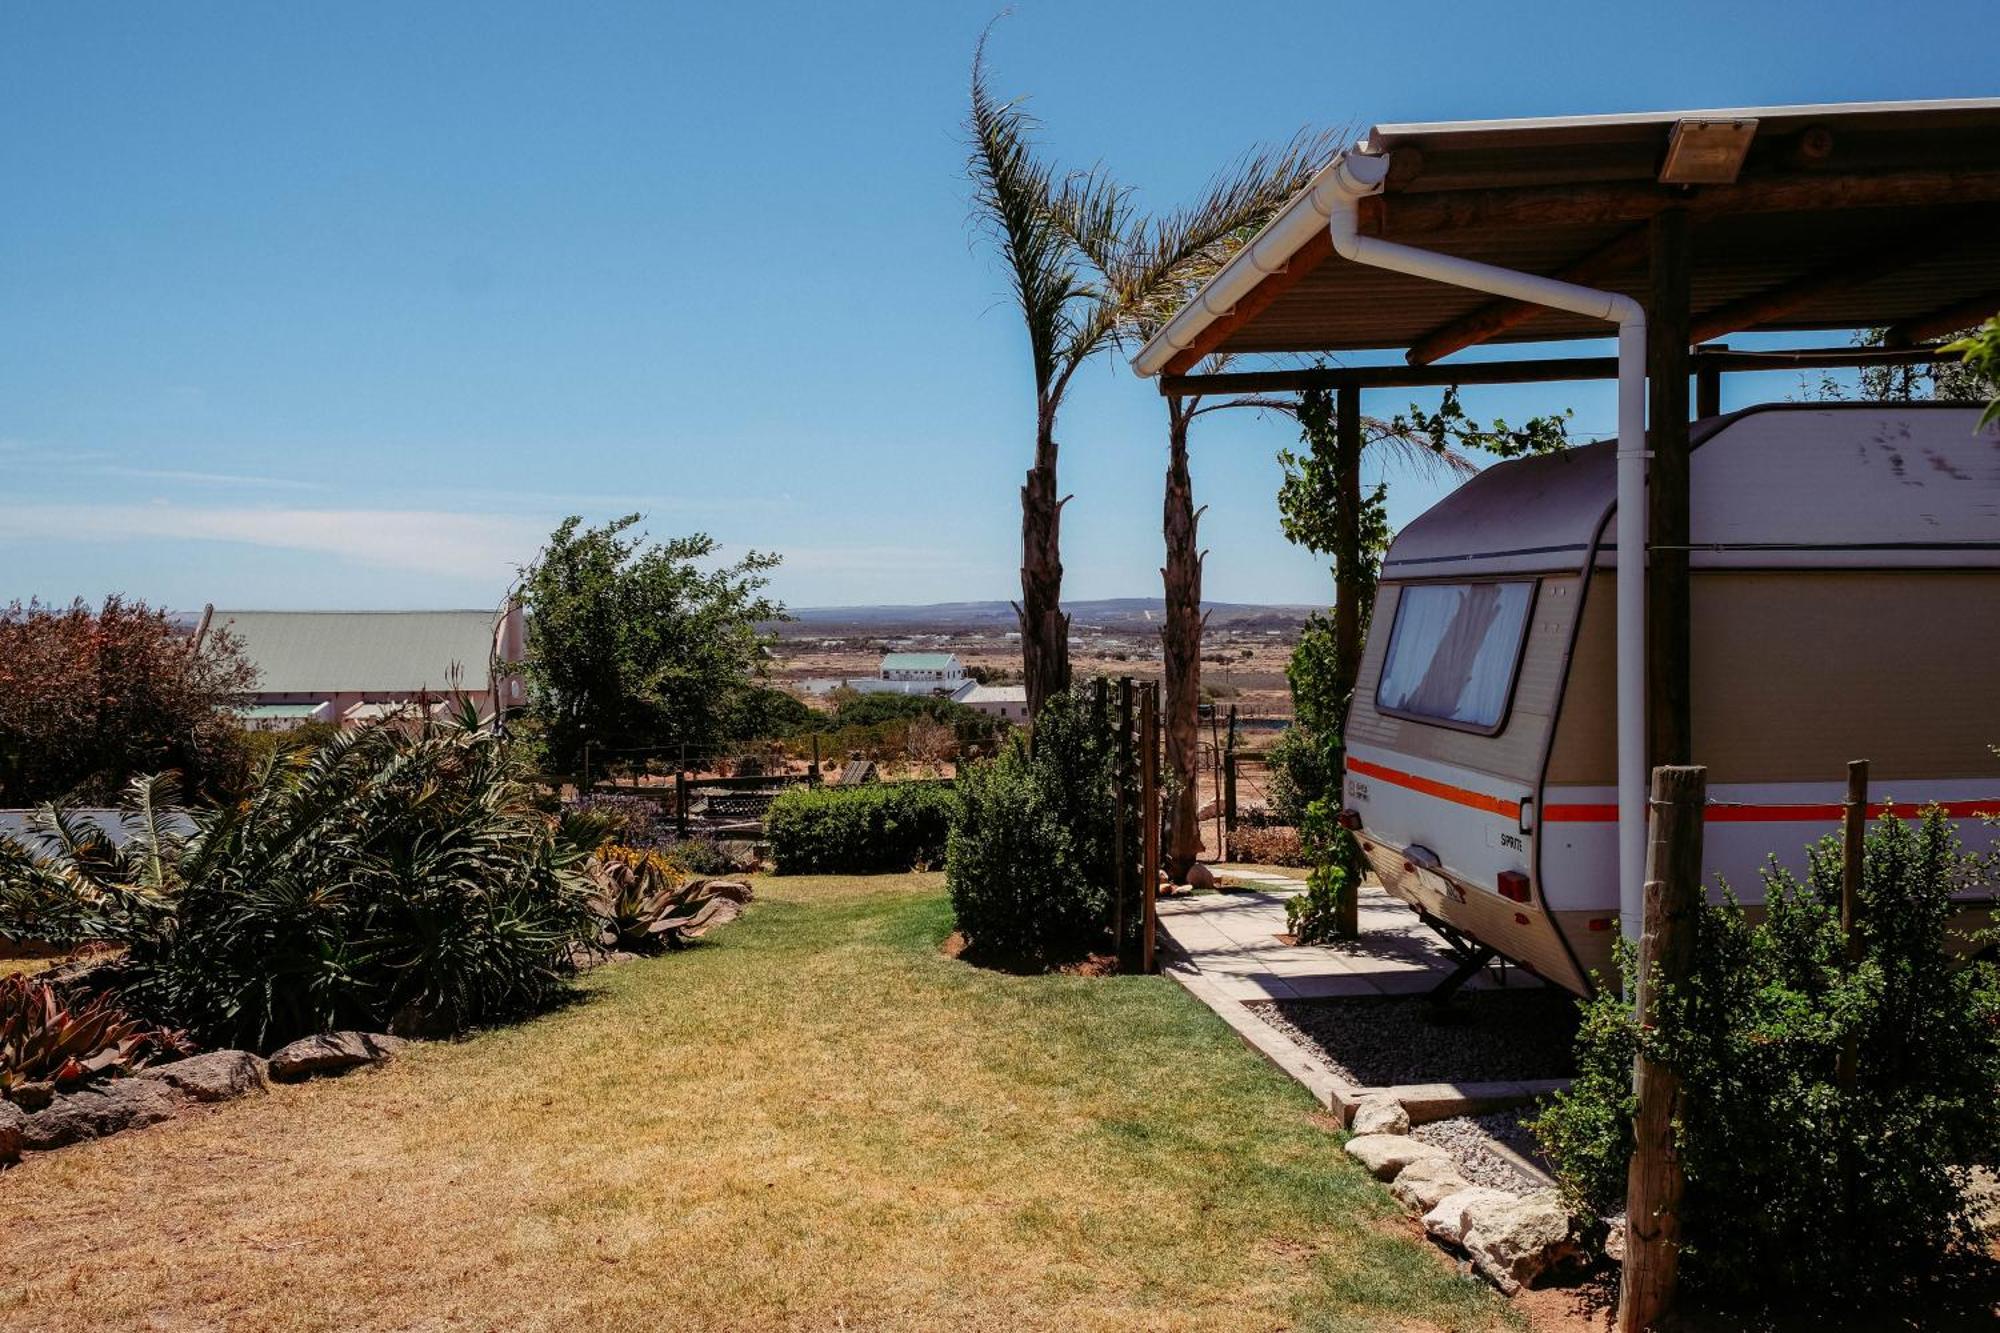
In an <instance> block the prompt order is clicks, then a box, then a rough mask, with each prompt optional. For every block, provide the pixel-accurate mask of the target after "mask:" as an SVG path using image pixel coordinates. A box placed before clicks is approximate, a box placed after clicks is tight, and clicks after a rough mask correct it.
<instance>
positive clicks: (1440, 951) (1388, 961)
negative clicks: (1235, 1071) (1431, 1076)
mask: <svg viewBox="0 0 2000 1333" xmlns="http://www.w3.org/2000/svg"><path fill="white" fill-rule="evenodd" d="M1215 874H1216V877H1217V878H1218V879H1220V880H1222V881H1224V882H1226V883H1231V884H1235V885H1249V886H1250V887H1238V888H1232V889H1226V890H1223V891H1221V892H1217V893H1198V894H1188V895H1182V896H1177V897H1173V898H1164V899H1162V900H1160V903H1159V919H1160V933H1161V937H1162V938H1161V950H1162V956H1163V959H1164V965H1163V967H1162V971H1164V972H1165V973H1166V975H1168V976H1170V977H1172V978H1173V979H1174V980H1175V981H1176V982H1178V983H1180V985H1182V986H1183V987H1185V988H1186V989H1187V990H1188V991H1189V993H1191V994H1193V995H1194V996H1195V997H1196V998H1197V999H1199V1000H1201V1002H1202V1003H1204V1004H1206V1005H1207V1006H1208V1007H1209V1008H1211V1009H1213V1010H1214V1011H1215V1012H1216V1013H1217V1014H1218V1015H1220V1016H1221V1018H1222V1020H1223V1021H1224V1022H1226V1023H1228V1024H1229V1026H1230V1028H1231V1029H1232V1030H1234V1031H1235V1032H1236V1033H1237V1035H1238V1036H1240V1037H1242V1038H1243V1040H1244V1041H1245V1042H1247V1043H1249V1044H1250V1045H1251V1046H1252V1047H1254V1048H1256V1049H1257V1050H1258V1051H1260V1052H1262V1053H1263V1054H1264V1055H1265V1056H1266V1057H1268V1058H1269V1059H1270V1060H1271V1061H1272V1062H1273V1063H1275V1064H1277V1065H1278V1066H1279V1067H1280V1068H1281V1069H1283V1070H1285V1072H1287V1073H1288V1074H1291V1075H1292V1077H1294V1078H1295V1079H1297V1080H1298V1081H1299V1082H1300V1083H1302V1084H1304V1085H1305V1086H1306V1088H1307V1089H1308V1090H1309V1091H1311V1092H1312V1094H1313V1095H1314V1097H1315V1098H1316V1099H1318V1101H1319V1102H1320V1103H1321V1105H1323V1106H1326V1107H1327V1108H1329V1109H1330V1110H1332V1111H1334V1112H1335V1113H1336V1114H1339V1115H1340V1116H1341V1117H1342V1118H1343V1120H1344V1119H1345V1118H1347V1117H1348V1116H1351V1115H1352V1114H1353V1111H1354V1107H1355V1106H1356V1105H1358V1104H1359V1102H1360V1100H1361V1098H1362V1097H1364V1096H1367V1095H1370V1094H1377V1095H1380V1094H1384V1093H1386V1094H1388V1095H1390V1096H1395V1097H1397V1099H1398V1100H1399V1101H1402V1102H1403V1104H1404V1109H1405V1110H1407V1111H1408V1112H1409V1113H1410V1118H1411V1119H1412V1120H1413V1121H1417V1122H1423V1121H1429V1120H1436V1119H1441V1118H1445V1117H1447V1116H1451V1115H1460V1114H1465V1113H1467V1112H1468V1111H1471V1110H1474V1109H1477V1110H1490V1109H1493V1108H1494V1107H1496V1106H1503V1105H1516V1104H1519V1103H1521V1102H1525V1101H1528V1100H1531V1099H1532V1098H1533V1097H1535V1096H1537V1095H1540V1094H1544V1093H1546V1092H1548V1091H1550V1090H1552V1089H1553V1088H1555V1087H1558V1086H1563V1083H1562V1082H1561V1081H1558V1082H1555V1083H1551V1082H1548V1081H1536V1082H1533V1083H1505V1084H1502V1083H1485V1082H1481V1083H1472V1082H1467V1083H1461V1084H1449V1083H1446V1084H1425V1085H1411V1086H1408V1087H1402V1088H1382V1089H1375V1088H1362V1087H1357V1086H1355V1085H1353V1084H1350V1083H1348V1082H1347V1081H1346V1079H1345V1078H1343V1077H1342V1076H1340V1075H1337V1074H1335V1073H1334V1072H1333V1071H1332V1070H1331V1069H1329V1068H1328V1067H1327V1065H1326V1063H1325V1060H1324V1058H1323V1057H1322V1056H1321V1055H1320V1053H1319V1052H1318V1051H1317V1049H1315V1048H1313V1047H1310V1046H1307V1045H1305V1044H1303V1043H1301V1042H1298V1041H1296V1040H1294V1039H1293V1037H1292V1036H1291V1035H1290V1034H1288V1033H1286V1032H1283V1031H1281V1030H1280V1029H1278V1028H1277V1027H1275V1026H1273V1025H1272V1024H1270V1023H1267V1022H1265V1021H1264V1020H1263V1018H1262V1017H1260V1016H1259V1015H1258V1014H1257V1013H1256V1012H1255V1011H1254V1010H1252V1009H1250V1008H1249V1007H1248V1006H1250V1005H1252V1004H1256V1003H1259V1002H1261V1001H1268V1000H1316V999H1336V998H1343V999H1344V998H1351V997H1365V996H1370V995H1380V996H1402V995H1422V994H1424V993H1425V992H1427V991H1429V990H1430V989H1431V988H1433V987H1434V986H1436V985H1437V984H1438V983H1439V982H1440V981H1442V980H1443V979H1444V978H1445V977H1447V976H1449V975H1450V974H1451V972H1452V971H1453V970H1454V969H1455V968H1456V967H1457V965H1458V960H1457V958H1456V957H1455V956H1453V955H1452V954H1451V953H1450V952H1449V951H1448V950H1447V949H1446V948H1445V946H1444V944H1443V942H1442V941H1441V940H1439V939H1438V938H1437V937H1436V936H1435V935H1433V934H1432V933H1431V932H1430V930H1429V929H1428V928H1426V927H1425V926H1424V924H1423V923H1422V921H1420V920H1419V919H1418V917H1417V914H1416V913H1415V912H1414V911H1413V910H1411V909H1410V908H1409V907H1407V906H1405V905H1404V904H1403V903H1401V902H1398V901H1397V900H1396V899H1394V898H1391V897H1390V896H1389V895H1388V893H1387V892H1385V891H1384V890H1383V889H1382V888H1381V887H1380V886H1379V885H1376V884H1367V885H1364V886H1363V887H1362V890H1361V901H1360V904H1359V909H1360V911H1359V915H1360V924H1361V936H1360V938H1359V939H1356V940H1348V941H1342V942H1340V943H1337V944H1331V945H1295V944H1286V943H1284V941H1283V939H1282V938H1281V937H1283V936H1284V935H1286V934H1287V929H1288V923H1287V921H1286V919H1285V901H1286V899H1288V898H1290V897H1291V896H1292V895H1293V894H1295V893H1298V892H1302V891H1304V889H1305V881H1304V880H1303V879H1302V878H1294V877H1292V876H1288V875H1281V874H1278V873H1275V872H1271V871H1265V870H1252V869H1245V868H1239V867H1234V866H1228V865H1221V866H1217V867H1215ZM1542 984H1544V983H1542V982H1541V981H1539V980H1538V979H1536V978H1534V977H1532V976H1529V975H1528V974H1526V973H1524V972H1522V971H1520V970H1519V969H1518V968H1512V969H1507V970H1506V971H1504V972H1502V971H1501V970H1500V969H1498V968H1494V967H1489V968H1486V969H1484V970H1482V971H1481V972H1480V973H1479V974H1478V975H1477V976H1475V977H1473V978H1472V979H1471V980H1470V981H1468V982H1467V983H1466V985H1467V986H1468V987H1469V988H1476V989H1487V988H1490V987H1499V986H1505V987H1506V988H1507V989H1510V990H1511V989H1517V988H1521V987H1535V986H1541V985H1542Z"/></svg>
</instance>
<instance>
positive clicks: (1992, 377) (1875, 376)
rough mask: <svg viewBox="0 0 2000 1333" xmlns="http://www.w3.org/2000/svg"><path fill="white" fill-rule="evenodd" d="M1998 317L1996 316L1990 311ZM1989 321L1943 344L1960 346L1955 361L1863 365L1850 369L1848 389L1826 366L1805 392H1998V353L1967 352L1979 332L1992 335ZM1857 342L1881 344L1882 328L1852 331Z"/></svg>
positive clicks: (1944, 395)
mask: <svg viewBox="0 0 2000 1333" xmlns="http://www.w3.org/2000/svg"><path fill="white" fill-rule="evenodd" d="M1995 319H2000V316H1995ZM1992 327H1993V324H1992V322H1991V321H1989V322H1988V323H1987V324H1986V325H1985V326H1984V328H1981V329H1966V330H1964V331H1963V332H1962V333H1960V334H1958V335H1956V341H1953V342H1951V343H1949V344H1947V346H1946V348H1945V350H1946V351H1959V352H1966V353H1967V355H1966V356H1965V357H1964V358H1963V359H1962V360H1959V361H1933V362H1922V363H1912V364H1909V365H1902V366H1863V367H1862V368H1861V369H1860V370H1859V371H1857V372H1855V382H1854V385H1853V387H1852V388H1851V389H1850V388H1849V386H1847V385H1845V384H1843V383H1841V382H1840V381H1839V380H1838V379H1836V378H1835V377H1834V375H1833V374H1832V372H1830V371H1829V372H1825V373H1823V374H1821V376H1820V379H1819V383H1818V384H1817V385H1815V386H1814V387H1813V388H1811V389H1809V390H1808V391H1807V392H1806V397H1807V398H1809V399H1812V400H1815V401H1819V402H1842V401H1845V400H1846V399H1847V398H1849V397H1850V396H1852V397H1854V398H1857V399H1859V400H1860V401H1862V402H1867V403H1903V402H1923V401H1925V400H1926V399H1941V400H1945V401H1963V402H1975V401H1982V402H1983V401H1987V400H1990V399H1994V398H1996V397H2000V357H1996V358H1995V359H1992V360H1982V359H1981V358H1980V357H1978V356H1977V355H1974V354H1972V349H1974V348H1976V347H1977V346H1978V345H1979V340H1980V339H1981V338H1982V337H1993V336H1995V335H1993V334H1992V333H1990V332H1989V330H1991V329H1992ZM1854 343H1855V345H1856V346H1858V347H1886V346H1888V345H1889V331H1888V330H1887V329H1863V330H1862V331H1861V332H1859V333H1857V334H1855V335H1854Z"/></svg>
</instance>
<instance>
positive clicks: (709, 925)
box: [590, 847, 750, 953]
mask: <svg viewBox="0 0 2000 1333" xmlns="http://www.w3.org/2000/svg"><path fill="white" fill-rule="evenodd" d="M591 879H592V881H593V883H594V885H595V888H594V890H593V892H592V893H591V895H590V909H591V911H593V912H594V913H596V914H597V919H598V926H599V929H598V936H597V942H598V944H599V946H600V947H602V948H605V949H618V950H624V951H625V952H628V953H658V952H659V951H660V950H662V949H679V948H684V947H686V946H687V945H688V944H690V943H692V942H693V941H695V940H697V939H700V938H701V937H702V936H703V935H705V934H707V933H708V932H709V931H711V930H713V929H714V928H715V927H717V926H720V925H724V924H726V923H728V922H731V921H734V920H735V919H736V918H737V917H738V916H740V915H742V913H743V905H744V904H745V903H747V902H749V901H750V886H749V885H748V884H746V883H744V882H743V881H741V880H726V879H687V878H685V877H684V876H683V875H681V873H680V872H679V871H678V870H677V869H676V868H675V867H674V865H673V864H672V863H671V862H669V861H668V860H667V859H666V858H665V857H662V856H661V855H660V854H659V853H657V852H642V851H637V850H635V849H633V848H629V847H608V848H606V849H604V851H603V852H602V853H600V854H599V857H598V859H597V861H596V862H594V863H593V865H592V867H591Z"/></svg>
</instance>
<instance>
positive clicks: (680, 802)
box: [674, 764, 688, 838]
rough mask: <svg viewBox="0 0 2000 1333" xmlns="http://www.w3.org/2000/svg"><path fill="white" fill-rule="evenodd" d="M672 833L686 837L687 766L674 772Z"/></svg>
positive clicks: (682, 766) (684, 765)
mask: <svg viewBox="0 0 2000 1333" xmlns="http://www.w3.org/2000/svg"><path fill="white" fill-rule="evenodd" d="M674 831H675V833H676V834H677V835H678V836H680V837H683V838H685V837H686V836H687V835H688V773H687V765H686V764H682V765H681V766H680V767H679V768H677V769H675V770H674Z"/></svg>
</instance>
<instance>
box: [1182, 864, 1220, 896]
mask: <svg viewBox="0 0 2000 1333" xmlns="http://www.w3.org/2000/svg"><path fill="white" fill-rule="evenodd" d="M1187 882H1188V887H1189V888H1191V889H1213V888H1214V887H1215V872H1214V871H1213V870H1210V869H1209V868H1208V867H1207V866H1206V865H1204V864H1202V863H1201V862H1200V861H1196V862H1195V863H1194V864H1193V865H1191V866H1189V867H1188V874H1187Z"/></svg>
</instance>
